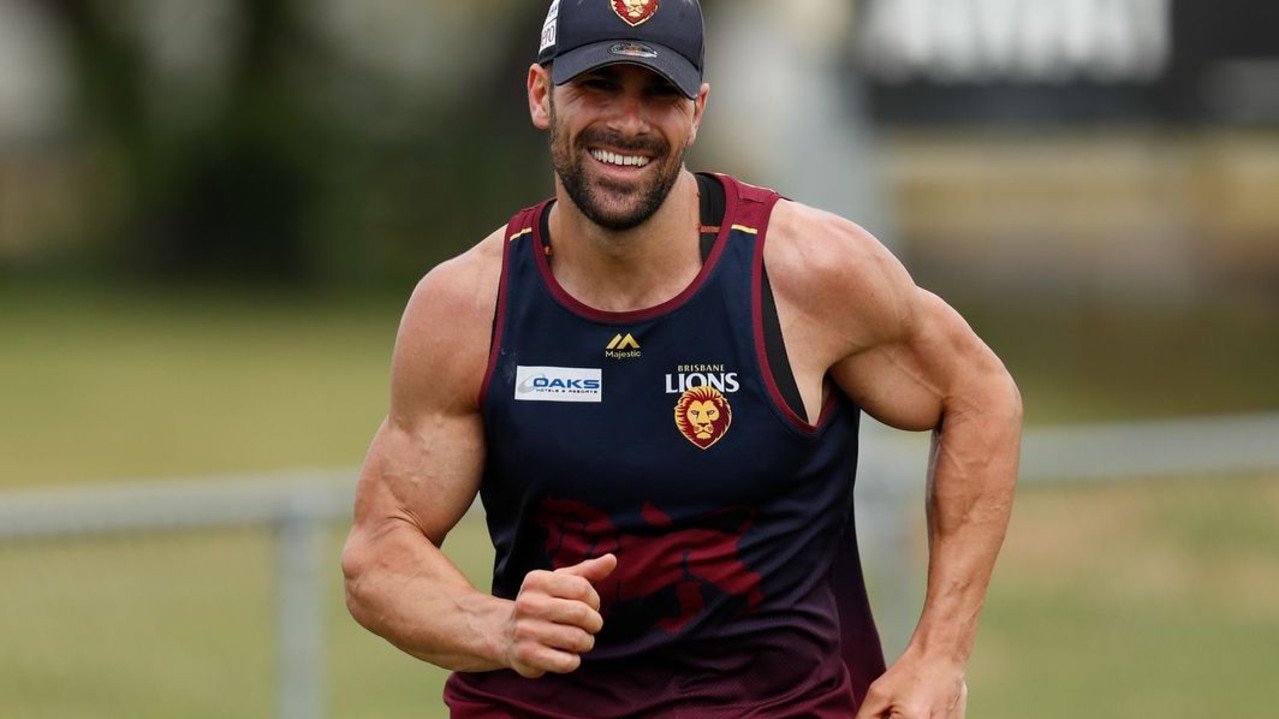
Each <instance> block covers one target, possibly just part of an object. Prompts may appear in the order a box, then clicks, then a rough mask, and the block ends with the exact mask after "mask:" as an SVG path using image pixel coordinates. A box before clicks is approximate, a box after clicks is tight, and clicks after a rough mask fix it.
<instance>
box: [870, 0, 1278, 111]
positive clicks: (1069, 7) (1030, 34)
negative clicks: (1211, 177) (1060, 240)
mask: <svg viewBox="0 0 1279 719" xmlns="http://www.w3.org/2000/svg"><path fill="white" fill-rule="evenodd" d="M857 21H858V22H857V38H856V43H855V55H856V62H857V66H858V70H859V72H860V73H861V75H862V76H863V77H864V78H865V79H866V81H867V82H868V85H869V94H870V100H871V107H872V111H873V112H874V114H875V116H876V118H877V119H879V120H881V121H884V122H888V123H912V124H917V123H954V122H960V123H968V122H983V123H986V122H1010V123H1027V122H1029V123H1035V122H1051V123H1058V122H1078V121H1114V120H1145V121H1168V122H1251V123H1279V2H1276V0H1213V2H1207V1H1206V0H859V1H858V15H857Z"/></svg>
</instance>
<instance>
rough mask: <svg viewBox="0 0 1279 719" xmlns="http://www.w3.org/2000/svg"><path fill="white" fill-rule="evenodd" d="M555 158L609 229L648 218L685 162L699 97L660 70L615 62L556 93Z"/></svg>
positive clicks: (588, 209)
mask: <svg viewBox="0 0 1279 719" xmlns="http://www.w3.org/2000/svg"><path fill="white" fill-rule="evenodd" d="M550 106H551V111H550V120H551V128H550V129H551V161H552V164H553V165H554V167H555V173H556V175H557V176H558V177H559V179H560V182H561V184H562V185H563V186H564V189H565V191H566V192H567V193H568V196H569V198H570V199H572V201H573V204H575V205H577V207H578V208H579V209H580V210H581V211H582V213H583V214H585V215H586V216H587V217H588V218H589V219H590V220H591V221H593V222H595V223H596V224H598V225H600V226H601V227H605V228H607V229H610V230H615V231H622V230H629V229H631V228H633V227H637V226H639V225H641V224H643V223H644V222H645V221H646V220H647V219H648V218H650V217H652V216H653V214H654V213H655V212H657V210H658V209H659V208H660V207H661V206H662V203H663V202H664V201H665V200H666V196H667V195H668V194H670V191H671V188H672V187H673V186H674V185H675V181H676V180H677V179H678V178H679V173H680V170H681V168H683V166H684V153H685V151H686V150H687V148H688V145H689V144H690V142H691V139H692V137H693V133H694V129H695V122H696V119H697V109H698V103H695V102H694V101H693V100H690V99H688V98H687V97H685V96H684V95H683V94H682V93H681V92H680V91H679V89H678V88H676V87H675V86H674V85H672V84H671V83H670V82H668V81H667V80H666V79H664V78H663V77H661V76H660V75H658V74H656V73H654V72H652V71H650V70H646V69H644V68H641V67H637V66H634V65H611V66H606V67H603V68H600V69H598V70H595V71H592V72H588V73H585V74H583V75H580V76H578V77H576V78H574V79H573V80H571V81H569V82H568V83H566V84H565V85H563V86H561V87H559V88H555V89H553V90H552V92H551V102H550Z"/></svg>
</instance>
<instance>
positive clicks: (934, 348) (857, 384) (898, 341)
mask: <svg viewBox="0 0 1279 719" xmlns="http://www.w3.org/2000/svg"><path fill="white" fill-rule="evenodd" d="M914 292H915V297H914V301H913V303H912V305H913V306H912V308H911V312H910V313H909V315H907V318H906V320H905V321H904V322H903V324H902V325H901V326H900V327H897V328H895V330H894V331H892V332H887V333H885V337H886V339H885V340H884V341H882V342H880V343H878V344H876V345H874V346H871V347H868V348H865V349H863V350H861V351H859V352H857V353H855V354H853V355H851V356H849V357H847V358H845V359H844V360H842V361H841V362H839V363H838V364H836V365H835V366H834V367H833V368H832V369H831V376H832V377H833V378H834V379H835V382H836V383H837V384H838V385H839V387H840V388H841V389H842V390H843V391H844V392H846V393H847V394H848V395H849V396H850V397H852V398H853V399H854V400H855V401H856V402H857V403H858V405H859V406H860V407H861V408H862V409H863V410H864V411H865V412H866V413H867V414H869V415H870V416H872V417H874V418H875V419H877V420H879V421H881V422H883V423H884V424H887V425H889V426H891V427H896V428H898V429H904V430H911V431H924V430H929V429H933V428H935V427H937V426H938V424H940V422H941V418H942V413H943V411H944V410H945V409H946V405H947V403H948V402H949V401H951V400H952V399H953V398H954V397H955V396H956V393H957V391H958V388H959V387H960V386H961V384H962V378H963V375H964V373H965V372H966V371H967V370H966V367H967V366H968V365H969V364H971V363H972V362H973V361H974V360H975V359H976V358H977V357H978V356H979V355H981V354H982V353H983V352H988V350H986V349H985V346H984V345H982V343H981V341H980V340H979V339H978V338H977V337H976V335H974V334H973V332H972V330H971V328H969V326H968V324H967V323H966V322H965V321H964V320H963V318H962V317H960V316H959V314H958V313H957V312H955V310H954V309H952V308H951V307H950V306H949V305H947V304H946V303H945V302H943V301H942V300H941V299H940V298H938V297H937V296H935V295H933V294H932V293H929V292H927V291H924V290H920V289H916V290H914Z"/></svg>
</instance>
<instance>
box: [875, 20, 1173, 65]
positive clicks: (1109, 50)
mask: <svg viewBox="0 0 1279 719" xmlns="http://www.w3.org/2000/svg"><path fill="white" fill-rule="evenodd" d="M864 7H865V14H864V15H863V16H862V17H861V18H860V26H861V33H860V38H861V39H860V44H861V54H862V57H863V59H864V61H865V67H866V69H867V72H868V73H869V75H870V76H871V77H872V78H874V79H876V80H881V81H884V82H890V83H902V82H907V81H910V80H916V79H924V80H932V81H935V82H942V83H987V82H998V81H1013V82H1026V83H1055V82H1065V81H1070V80H1081V79H1082V80H1091V81H1095V82H1101V83H1120V82H1150V81H1153V80H1156V79H1158V78H1159V77H1160V76H1161V75H1162V74H1163V73H1164V72H1165V71H1166V70H1167V68H1168V65H1169V62H1170V58H1171V55H1172V0H866V4H865V6H864Z"/></svg>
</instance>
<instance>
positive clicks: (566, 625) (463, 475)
mask: <svg viewBox="0 0 1279 719" xmlns="http://www.w3.org/2000/svg"><path fill="white" fill-rule="evenodd" d="M503 244H504V241H503V239H502V238H501V236H500V235H495V236H494V237H490V238H489V239H488V240H486V241H485V242H484V243H481V244H480V245H478V246H476V247H475V248H473V249H472V250H471V251H470V252H468V253H466V254H465V255H462V256H461V257H459V258H457V259H455V260H452V261H450V262H447V263H445V264H443V265H441V266H439V267H437V268H436V269H434V270H432V271H431V273H430V274H428V275H427V276H426V277H425V278H424V279H423V280H422V282H421V283H420V284H419V285H418V287H417V289H416V290H415V291H414V293H413V297H412V299H411V300H410V301H409V305H408V308H407V309H406V311H405V313H404V318H403V320H402V322H401V325H400V331H399V336H398V337H397V339H396V348H395V354H394V360H393V365H392V380H391V406H390V412H389V413H388V416H387V418H386V421H385V422H384V423H383V424H382V426H381V427H380V428H379V429H378V431H377V434H376V436H375V437H374V439H373V443H372V445H371V446H370V448H369V452H368V456H367V458H366V459H365V463H364V467H363V469H362V471H361V475H360V481H359V485H358V487H357V490H356V500H355V523H354V526H353V527H352V529H351V533H350V535H349V536H348V538H347V542H346V546H345V548H344V549H343V553H342V570H343V574H344V575H345V577H346V595H347V606H348V608H349V609H350V611H351V614H352V616H354V617H355V619H356V620H357V621H358V622H359V623H360V624H362V625H364V626H365V627H366V628H367V629H369V630H370V631H372V632H374V633H375V634H378V635H379V636H382V637H384V638H385V639H387V640H388V641H389V642H391V643H392V644H394V645H395V646H397V647H399V648H400V649H401V650H403V651H405V652H407V653H409V654H411V655H413V656H415V657H417V658H419V659H422V660H424V661H427V662H430V663H432V664H436V665H439V666H442V667H445V668H448V669H454V670H459V671H487V670H492V669H499V668H506V667H509V668H513V669H515V670H516V671H519V672H520V673H521V674H524V675H526V676H537V675H540V674H542V673H545V672H548V671H550V672H564V671H572V670H573V669H576V668H577V666H578V665H579V664H580V655H581V654H582V653H584V652H586V651H589V650H590V648H591V647H592V646H593V644H594V634H595V632H598V631H599V629H600V627H601V626H602V624H603V621H602V619H601V617H600V615H599V612H598V610H599V596H598V594H596V592H595V590H594V588H593V587H592V583H593V582H594V581H598V580H599V579H602V578H603V575H606V574H607V573H608V572H609V571H611V570H612V566H613V564H614V563H615V561H616V560H615V559H613V558H611V557H610V558H605V559H602V560H594V562H590V563H584V564H583V565H578V566H577V567H572V568H567V569H565V570H560V571H558V572H535V573H533V574H530V575H529V577H528V578H527V579H526V580H525V583H524V587H523V588H522V590H521V593H520V595H519V597H518V598H517V599H516V600H513V601H512V600H505V599H499V598H496V597H493V596H491V595H489V594H488V593H486V592H482V591H480V590H478V589H477V588H476V587H475V586H474V585H473V584H472V583H471V582H470V581H469V580H468V579H467V578H466V576H465V575H464V574H463V573H462V572H461V570H459V569H458V568H457V566H456V565H454V564H453V563H452V562H451V561H450V560H449V559H448V557H447V556H445V554H444V553H443V552H442V551H441V550H440V546H441V545H442V543H443V542H444V538H445V536H446V535H447V534H448V532H449V531H450V530H451V529H452V528H453V526H454V525H456V524H457V522H458V521H460V520H461V518H462V517H463V516H464V515H465V513H466V511H467V510H468V509H469V508H470V506H471V504H472V502H473V501H474V499H475V496H476V493H477V492H478V490H479V484H480V477H481V474H482V471H483V467H484V430H483V422H482V418H481V415H480V408H479V404H478V402H479V396H478V395H479V391H480V386H481V384H482V382H483V377H484V372H485V369H486V367H487V364H488V349H489V335H490V327H491V322H492V319H493V309H494V304H495V300H496V296H497V281H498V279H497V278H498V274H499V271H500V263H501V251H502V245H503Z"/></svg>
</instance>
